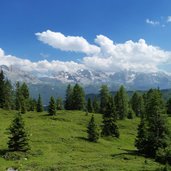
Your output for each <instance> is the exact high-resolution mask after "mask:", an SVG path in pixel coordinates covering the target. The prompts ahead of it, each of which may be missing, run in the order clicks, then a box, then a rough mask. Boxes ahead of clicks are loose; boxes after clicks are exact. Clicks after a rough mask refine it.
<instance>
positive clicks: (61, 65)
mask: <svg viewBox="0 0 171 171" xmlns="http://www.w3.org/2000/svg"><path fill="white" fill-rule="evenodd" d="M0 65H6V66H14V67H19V68H20V69H21V70H23V71H28V72H34V73H37V74H39V75H40V74H42V75H49V74H51V73H56V72H59V71H66V72H75V71H77V70H79V69H82V68H84V65H83V64H78V63H76V62H73V61H68V62H63V61H58V60H53V61H51V62H49V61H47V60H41V61H38V62H32V61H30V60H28V59H21V58H18V57H15V56H12V55H5V53H4V51H3V50H2V49H1V48H0Z"/></svg>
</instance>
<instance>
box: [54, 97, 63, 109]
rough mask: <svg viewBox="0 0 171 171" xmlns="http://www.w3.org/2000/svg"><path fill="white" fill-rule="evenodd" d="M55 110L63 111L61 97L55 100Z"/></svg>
mask: <svg viewBox="0 0 171 171" xmlns="http://www.w3.org/2000/svg"><path fill="white" fill-rule="evenodd" d="M56 109H57V110H62V109H63V101H62V98H61V97H59V98H57V100H56Z"/></svg>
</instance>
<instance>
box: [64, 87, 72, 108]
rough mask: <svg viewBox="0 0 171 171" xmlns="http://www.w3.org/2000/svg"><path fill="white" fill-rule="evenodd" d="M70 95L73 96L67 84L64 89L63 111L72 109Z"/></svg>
mask: <svg viewBox="0 0 171 171" xmlns="http://www.w3.org/2000/svg"><path fill="white" fill-rule="evenodd" d="M72 95H73V88H72V86H71V85H70V84H69V85H68V87H67V89H66V97H65V109H66V110H72V108H73V105H72Z"/></svg>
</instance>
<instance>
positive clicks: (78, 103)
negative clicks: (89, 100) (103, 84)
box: [72, 84, 85, 110]
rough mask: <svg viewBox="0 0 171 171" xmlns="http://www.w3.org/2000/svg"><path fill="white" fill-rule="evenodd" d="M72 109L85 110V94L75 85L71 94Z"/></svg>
mask: <svg viewBox="0 0 171 171" xmlns="http://www.w3.org/2000/svg"><path fill="white" fill-rule="evenodd" d="M72 109H73V110H84V109H85V93H84V90H83V88H82V87H81V86H80V85H79V84H75V86H74V88H73V94H72Z"/></svg>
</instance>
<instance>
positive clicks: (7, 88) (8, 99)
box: [4, 80, 14, 109]
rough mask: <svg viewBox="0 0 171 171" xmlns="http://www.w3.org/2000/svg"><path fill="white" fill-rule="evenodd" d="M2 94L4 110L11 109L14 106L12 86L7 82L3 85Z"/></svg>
mask: <svg viewBox="0 0 171 171" xmlns="http://www.w3.org/2000/svg"><path fill="white" fill-rule="evenodd" d="M4 94H5V100H4V109H12V108H13V106H14V104H13V90H12V85H11V83H10V81H8V80H6V81H5V84H4Z"/></svg>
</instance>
